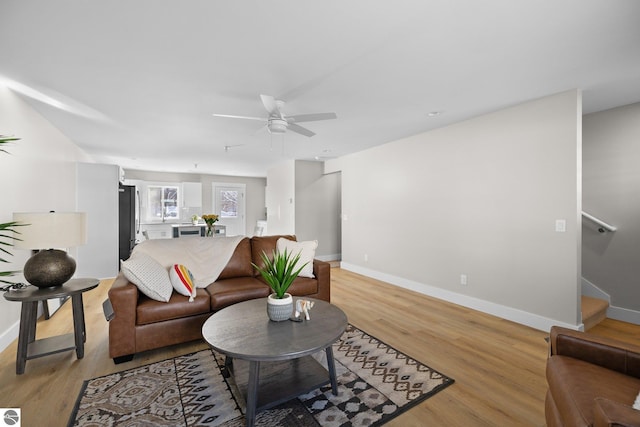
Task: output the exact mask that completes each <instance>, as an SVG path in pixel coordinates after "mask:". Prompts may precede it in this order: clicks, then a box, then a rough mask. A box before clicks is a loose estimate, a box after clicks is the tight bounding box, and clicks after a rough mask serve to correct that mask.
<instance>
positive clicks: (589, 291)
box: [580, 277, 611, 304]
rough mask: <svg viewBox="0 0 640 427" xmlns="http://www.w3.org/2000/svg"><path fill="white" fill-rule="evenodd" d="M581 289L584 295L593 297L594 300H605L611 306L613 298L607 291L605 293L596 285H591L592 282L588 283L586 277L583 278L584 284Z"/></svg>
mask: <svg viewBox="0 0 640 427" xmlns="http://www.w3.org/2000/svg"><path fill="white" fill-rule="evenodd" d="M580 288H581V291H582V295H584V296H587V297H592V298H598V299H603V300H605V301H607V302H608V303H609V304H611V296H610V295H609V294H608V293H606V292H605V291H603V290H602V289H600V288H599V287H597V286H596V285H594V284H593V283H591V282H590V281H588V280H587V279H585V278H584V277H583V278H582V283H581V286H580Z"/></svg>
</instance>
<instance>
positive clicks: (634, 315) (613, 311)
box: [607, 306, 640, 325]
mask: <svg viewBox="0 0 640 427" xmlns="http://www.w3.org/2000/svg"><path fill="white" fill-rule="evenodd" d="M607 317H608V318H609V319H615V320H620V321H621V322H627V323H633V324H634V325H640V311H635V310H629V309H628V308H622V307H613V306H610V307H609V308H608V309H607Z"/></svg>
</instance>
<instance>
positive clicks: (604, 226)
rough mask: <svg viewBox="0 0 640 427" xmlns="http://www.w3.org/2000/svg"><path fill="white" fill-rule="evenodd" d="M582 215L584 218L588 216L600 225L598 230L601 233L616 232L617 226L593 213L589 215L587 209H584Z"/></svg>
mask: <svg viewBox="0 0 640 427" xmlns="http://www.w3.org/2000/svg"><path fill="white" fill-rule="evenodd" d="M582 216H583V217H584V218H587V219H588V220H589V221H592V222H593V223H595V224H596V225H597V226H598V231H599V232H600V233H605V232H607V231H608V232H614V231H616V230H617V228H616V227H614V226H613V225H611V224H607V223H606V222H604V221H603V220H601V219H598V218H596V217H595V216H593V215H589V214H588V213H586V212H585V211H582Z"/></svg>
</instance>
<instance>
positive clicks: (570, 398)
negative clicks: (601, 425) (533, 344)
mask: <svg viewBox="0 0 640 427" xmlns="http://www.w3.org/2000/svg"><path fill="white" fill-rule="evenodd" d="M546 375H547V382H548V383H549V391H550V393H551V397H552V398H553V401H554V403H555V405H556V407H557V409H558V412H559V413H560V414H561V417H562V418H563V421H564V424H565V425H575V426H580V425H585V426H590V425H592V424H593V405H594V399H595V398H596V397H603V398H605V399H610V400H613V401H616V402H620V403H624V404H625V405H632V404H633V401H634V399H635V397H636V394H637V393H638V390H640V379H638V378H634V377H631V376H628V375H624V374H621V373H619V372H616V371H612V370H610V369H607V368H603V367H601V366H598V365H594V364H591V363H588V362H585V361H583V360H579V359H574V358H572V357H567V356H560V355H554V356H551V357H550V358H549V359H548V360H547V372H546Z"/></svg>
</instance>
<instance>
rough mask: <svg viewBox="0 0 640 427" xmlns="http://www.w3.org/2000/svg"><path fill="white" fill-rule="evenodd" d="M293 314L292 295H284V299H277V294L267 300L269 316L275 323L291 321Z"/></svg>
mask: <svg viewBox="0 0 640 427" xmlns="http://www.w3.org/2000/svg"><path fill="white" fill-rule="evenodd" d="M292 312H293V297H292V296H291V294H287V293H285V294H284V297H283V298H276V294H271V295H269V298H267V315H268V316H269V319H270V320H273V321H274V322H282V321H283V320H289V318H290V317H291V313H292Z"/></svg>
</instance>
